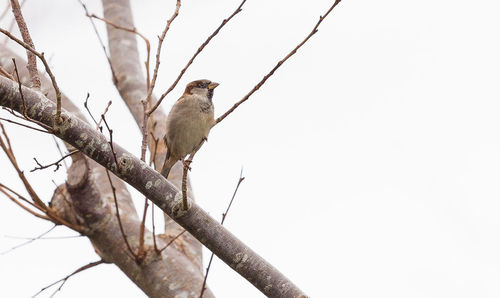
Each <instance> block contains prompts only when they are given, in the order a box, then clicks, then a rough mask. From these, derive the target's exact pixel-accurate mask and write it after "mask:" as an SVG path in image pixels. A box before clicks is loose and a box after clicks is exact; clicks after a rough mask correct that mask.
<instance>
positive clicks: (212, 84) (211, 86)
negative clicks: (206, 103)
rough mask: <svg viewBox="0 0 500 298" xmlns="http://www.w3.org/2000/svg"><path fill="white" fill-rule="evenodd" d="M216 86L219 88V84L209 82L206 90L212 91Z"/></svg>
mask: <svg viewBox="0 0 500 298" xmlns="http://www.w3.org/2000/svg"><path fill="white" fill-rule="evenodd" d="M217 86H219V83H216V82H211V83H210V84H208V90H213V89H215V87H217Z"/></svg>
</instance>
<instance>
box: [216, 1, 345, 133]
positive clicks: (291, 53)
mask: <svg viewBox="0 0 500 298" xmlns="http://www.w3.org/2000/svg"><path fill="white" fill-rule="evenodd" d="M340 1H342V0H335V2H334V3H333V4H332V6H330V8H329V9H328V10H327V11H326V13H325V15H324V16H320V17H319V21H318V22H317V23H316V25H315V26H314V28H313V30H312V31H311V33H309V35H307V36H306V38H305V39H304V40H303V41H302V42H301V43H299V44H298V45H297V46H296V47H295V48H294V49H293V50H292V51H291V52H290V53H288V55H286V56H285V57H284V58H283V59H281V60H280V61H279V62H278V64H276V66H275V67H274V68H273V69H271V71H270V72H269V73H268V74H267V75H265V76H264V78H262V80H261V81H260V82H259V83H258V84H257V85H255V87H253V89H252V90H250V92H248V93H247V95H245V96H244V97H243V98H242V99H241V100H240V101H238V102H237V103H235V104H234V105H233V106H232V107H231V108H230V109H229V110H228V111H227V112H225V113H224V114H222V115H221V116H220V117H219V118H217V119H216V120H215V124H214V126H215V125H217V124H218V123H219V122H221V121H222V120H224V118H226V117H227V116H229V114H231V113H232V112H233V111H234V110H236V108H237V107H238V106H239V105H241V104H242V103H244V102H245V101H247V100H248V99H249V98H250V96H251V95H252V94H254V93H255V91H257V90H259V88H260V87H262V85H264V83H265V82H266V81H267V79H269V78H270V77H271V76H272V75H273V74H274V72H275V71H276V70H277V69H278V68H279V67H280V66H281V65H282V64H283V63H285V61H286V60H288V58H290V57H292V56H293V54H295V53H296V52H297V50H298V49H300V47H302V46H303V45H304V44H305V43H306V42H307V41H308V40H309V38H311V37H312V36H313V35H314V34H316V32H318V27H319V25H320V24H321V22H323V20H324V19H325V18H326V17H327V16H328V15H329V14H330V12H331V11H332V10H333V9H334V8H335V7H336V6H337V5H338V4H339V3H340Z"/></svg>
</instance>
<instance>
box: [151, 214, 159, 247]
mask: <svg viewBox="0 0 500 298" xmlns="http://www.w3.org/2000/svg"><path fill="white" fill-rule="evenodd" d="M151 223H152V224H153V247H154V249H155V251H156V253H157V254H159V253H160V251H159V250H158V245H157V244H156V231H155V229H156V228H155V205H154V204H153V205H152V206H151Z"/></svg>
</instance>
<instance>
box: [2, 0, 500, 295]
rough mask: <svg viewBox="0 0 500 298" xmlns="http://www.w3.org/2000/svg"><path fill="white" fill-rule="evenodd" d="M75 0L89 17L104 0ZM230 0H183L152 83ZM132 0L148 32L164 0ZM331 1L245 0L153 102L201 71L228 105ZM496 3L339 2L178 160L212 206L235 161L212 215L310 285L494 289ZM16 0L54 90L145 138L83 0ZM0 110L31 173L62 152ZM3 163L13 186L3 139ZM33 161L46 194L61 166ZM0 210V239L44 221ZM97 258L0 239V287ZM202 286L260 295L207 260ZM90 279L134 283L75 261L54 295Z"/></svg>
mask: <svg viewBox="0 0 500 298" xmlns="http://www.w3.org/2000/svg"><path fill="white" fill-rule="evenodd" d="M4 2H5V0H3V1H2V5H1V7H3V3H4ZM85 2H86V3H87V4H88V6H89V9H90V10H91V11H92V12H94V13H96V14H98V15H102V9H101V7H100V4H99V3H100V2H99V1H85ZM238 2H239V1H229V0H220V1H206V0H204V1H202V0H195V1H183V3H182V7H181V12H180V15H179V17H178V18H177V20H176V21H175V23H174V24H173V25H172V27H171V30H170V31H169V33H168V35H167V38H166V41H165V43H164V50H163V52H162V54H163V55H162V64H161V66H162V67H161V69H160V77H159V81H158V83H157V89H156V90H157V93H160V92H163V91H164V90H165V89H166V88H167V87H168V86H169V85H170V84H171V82H172V81H173V79H175V77H176V76H177V74H178V72H179V71H180V69H181V68H182V67H183V66H184V65H185V63H186V61H187V60H188V59H189V57H190V56H191V55H192V54H193V53H194V51H195V50H196V49H197V48H198V46H199V45H200V44H201V43H202V42H203V41H204V40H205V39H206V37H207V36H208V35H209V34H210V33H211V32H212V31H213V30H214V29H215V28H216V27H217V26H218V25H219V23H220V22H221V20H222V19H223V18H225V17H227V16H228V15H229V14H230V13H231V12H232V11H233V10H234V9H235V8H236V6H237V5H238ZM132 3H133V6H134V18H135V22H136V25H137V28H138V30H140V31H141V32H142V33H144V34H145V35H147V36H148V37H149V38H150V39H151V41H152V42H153V43H154V41H155V40H156V38H155V36H156V35H158V34H159V33H160V32H161V30H162V28H163V26H164V23H165V21H166V19H167V18H168V17H170V15H171V13H172V11H173V9H174V6H175V1H173V0H171V1H134V0H132ZM331 3H332V1H327V0H316V1H290V0H288V1H287V0H276V1H264V0H249V1H247V3H246V4H245V6H244V8H243V11H242V12H241V13H240V14H239V15H238V16H236V17H235V18H234V20H232V21H231V22H230V23H229V24H228V25H227V27H225V28H224V29H223V30H222V31H221V32H220V34H219V35H218V36H217V37H216V38H214V40H213V41H212V42H211V44H210V45H209V46H208V47H207V48H206V50H205V51H204V52H203V53H202V54H201V55H200V56H199V58H198V59H197V60H196V62H195V63H194V64H193V66H192V67H191V68H190V70H189V71H188V72H187V73H186V75H185V76H184V78H183V79H182V80H181V82H180V83H179V88H177V89H176V90H175V91H174V92H172V93H171V95H170V96H169V97H168V98H167V101H166V102H165V104H163V105H162V106H163V108H164V109H165V110H168V109H169V108H170V106H171V104H172V103H173V102H175V100H176V99H177V98H178V97H179V96H180V95H181V94H182V91H183V88H184V86H185V84H187V83H188V82H190V81H192V80H195V79H200V78H208V79H211V80H213V81H217V82H219V83H220V84H221V85H220V86H219V87H218V88H217V90H216V92H215V96H214V103H215V107H216V114H221V113H223V112H224V111H225V110H226V109H228V108H229V107H230V106H231V105H232V104H233V103H234V102H236V101H237V100H239V99H240V98H241V97H243V95H245V94H246V93H247V92H248V91H249V90H250V89H251V88H252V87H253V86H254V85H255V84H256V83H257V82H258V81H259V80H260V79H261V78H262V77H263V76H264V75H265V74H266V73H267V72H268V71H269V70H270V69H271V68H272V67H273V66H274V65H275V64H276V62H277V61H278V60H279V59H281V58H282V57H283V56H284V55H286V53H287V52H288V51H290V49H292V48H293V47H294V46H295V45H296V44H297V43H298V42H300V41H301V40H302V39H303V38H304V37H305V36H306V35H307V34H308V33H309V32H310V30H311V29H312V27H313V26H314V24H315V23H316V21H317V20H318V17H319V15H321V14H323V13H324V12H325V11H326V9H327V8H328V7H329V5H331ZM499 9H500V4H499V3H498V1H488V0H477V1H473V2H471V1H462V0H456V1H451V0H433V1H430V0H428V1H401V0H382V1H369V0H358V1H352V0H351V1H349V0H344V1H342V3H341V4H340V5H339V6H338V7H337V8H336V9H335V10H334V12H333V13H332V14H331V15H330V16H329V17H328V18H327V19H326V20H325V21H324V23H323V24H322V25H321V27H320V31H319V32H318V33H317V34H316V35H315V36H314V37H313V38H312V39H311V40H310V41H309V42H308V43H307V44H306V45H305V46H304V47H303V48H302V49H301V50H300V51H299V52H298V53H297V54H296V55H295V56H294V57H292V58H291V59H290V60H289V61H287V63H286V64H285V65H283V66H282V67H281V68H280V69H279V70H278V71H277V72H276V74H275V75H274V76H273V77H272V78H271V79H270V80H269V81H268V82H267V83H266V84H265V85H264V86H263V87H262V88H261V90H259V91H258V92H257V93H255V94H254V95H253V96H252V97H251V99H250V100H249V101H248V102H246V103H245V104H244V105H242V106H241V107H240V108H239V109H238V110H237V111H236V112H235V113H233V114H232V115H231V116H230V117H228V118H227V119H226V120H225V121H224V122H222V123H221V125H219V126H217V127H216V128H214V130H212V132H211V134H210V138H209V142H208V143H207V144H205V145H204V146H203V148H202V149H201V151H200V152H199V153H198V154H197V156H196V159H195V162H194V163H193V166H192V168H193V170H192V173H191V174H192V181H193V184H194V191H195V195H196V197H197V200H198V202H199V204H200V205H201V206H202V207H203V208H204V209H205V210H207V211H208V212H210V213H211V214H212V216H214V217H215V218H220V215H221V213H222V212H223V211H224V210H225V208H226V206H227V203H228V201H229V199H230V197H231V194H232V192H233V190H234V187H235V184H236V182H237V180H238V177H239V173H240V169H241V167H243V175H244V176H245V177H246V179H245V181H244V182H243V184H242V185H241V187H240V191H239V193H238V195H237V198H236V201H235V202H234V204H233V207H232V210H231V211H230V213H229V215H228V218H227V219H226V223H225V225H226V227H227V228H228V229H229V230H230V231H231V232H232V233H234V234H235V235H237V236H238V237H239V239H241V240H242V241H243V242H245V243H246V244H247V245H249V246H250V247H251V248H252V249H254V250H255V251H256V252H258V253H259V254H261V255H262V256H263V257H264V258H265V259H267V260H268V261H269V262H270V263H271V264H273V265H274V266H275V267H277V268H278V269H279V270H280V271H281V272H283V273H284V274H285V275H286V276H287V277H289V278H290V279H291V280H292V281H293V282H294V283H296V284H297V285H298V286H299V287H300V288H301V289H302V290H304V291H305V292H306V293H308V294H309V295H311V296H312V297H384V298H388V297H426V298H427V297H436V298H437V297H440V298H442V297H454V298H455V297H500V286H499V282H498V281H499V280H500V254H499V251H500V237H499V235H500V233H499V232H500V216H499V214H500V201H499V197H500V188H499V185H500V184H499V181H500V138H499V129H500V117H499V109H500V88H499V87H498V86H499V82H500V55H499V53H500V41H499V36H500V34H499V33H500V18H499V17H498V12H499ZM42 12H43V13H42ZM24 13H25V18H26V20H27V23H28V26H29V27H30V30H31V33H32V37H33V39H34V42H35V45H36V47H37V48H38V49H39V50H41V51H44V52H45V53H46V56H47V57H50V64H51V66H52V67H53V72H54V73H55V75H56V76H57V79H58V82H59V86H60V87H61V89H62V90H63V91H64V92H65V93H66V94H67V95H68V96H69V98H71V99H72V100H73V101H75V103H77V105H79V106H80V107H82V108H83V101H84V99H85V95H86V93H87V92H90V94H91V98H90V107H91V109H92V110H93V111H94V112H95V113H96V114H100V113H101V112H102V111H103V110H104V107H105V105H106V103H107V102H108V101H109V100H113V105H112V107H111V110H110V112H109V113H108V115H109V121H110V124H111V125H112V126H113V129H114V132H115V133H114V141H115V142H117V143H119V144H120V145H122V146H123V147H125V148H126V149H127V150H129V151H131V152H133V153H135V154H137V155H139V153H140V133H139V131H138V129H137V127H136V125H135V123H134V122H133V120H132V117H131V116H130V115H129V114H128V112H127V110H126V108H125V106H124V104H123V103H121V101H120V98H119V96H118V94H117V92H116V89H115V88H114V86H113V84H112V82H111V74H110V72H109V68H108V65H107V62H106V60H105V57H104V55H103V53H102V49H101V48H100V46H99V44H98V42H97V38H96V36H95V33H94V32H93V30H92V27H91V26H90V23H89V21H88V20H87V19H86V18H85V16H84V12H83V11H82V9H81V7H80V6H79V4H78V2H77V1H76V0H75V1H68V0H44V1H40V0H28V1H27V3H26V5H25V7H24ZM9 18H10V16H9ZM8 21H10V20H8ZM8 21H7V22H6V21H5V20H4V21H3V23H2V27H3V28H6V27H7V23H8ZM99 29H100V32H101V33H102V34H103V36H104V37H105V36H106V32H105V30H104V27H103V26H102V25H101V24H100V25H99ZM10 46H12V47H13V48H15V49H17V50H18V51H19V53H23V52H22V51H21V50H20V48H19V47H18V46H16V45H14V44H13V43H12V42H10ZM139 47H140V49H141V51H142V52H143V53H144V45H143V44H141V43H139ZM153 48H156V46H154V45H153ZM0 116H1V117H6V116H8V113H7V112H5V111H0ZM5 125H6V127H7V129H8V132H9V134H10V135H11V137H12V142H13V147H14V150H15V152H16V153H17V156H18V159H19V160H20V163H21V167H22V168H23V169H24V170H26V172H29V170H30V169H32V168H33V167H34V166H35V164H34V161H33V160H32V158H33V157H37V159H38V160H40V161H44V162H49V161H54V160H56V159H57V158H58V154H57V151H56V150H55V145H54V142H53V140H52V138H51V137H48V136H47V135H42V134H37V133H34V132H31V131H29V130H26V129H22V128H19V127H16V126H13V125H10V124H5ZM0 168H1V170H0V182H2V183H4V184H6V185H9V186H11V187H13V188H14V189H16V190H19V191H21V190H22V189H23V188H22V186H21V184H20V183H19V181H18V179H17V177H16V175H15V173H14V170H13V168H12V167H11V166H10V164H8V162H7V160H6V158H5V156H4V155H3V154H0ZM29 178H30V181H31V182H32V183H33V185H35V186H36V189H37V190H38V191H39V193H40V194H41V195H42V198H43V199H44V200H45V201H48V200H49V199H50V197H51V195H52V192H53V190H54V185H53V183H52V182H51V180H54V181H55V182H56V183H57V184H60V183H63V182H64V179H65V174H64V172H63V171H59V172H57V173H53V172H52V170H46V171H45V172H36V173H33V174H31V173H30V174H29ZM132 192H133V193H134V195H135V198H136V200H137V201H136V203H137V206H138V210H141V208H142V207H141V206H142V204H143V203H142V197H141V196H140V195H138V193H137V192H136V191H132ZM0 210H1V211H0V215H1V216H0V251H5V250H8V249H9V248H10V247H12V246H15V245H17V244H19V243H21V242H22V241H23V240H19V239H12V238H10V236H17V237H35V236H37V235H39V234H40V233H43V232H44V231H47V230H48V229H49V228H50V227H51V225H50V224H48V223H46V222H43V221H41V220H38V219H35V218H34V217H33V216H30V215H28V214H27V213H26V212H24V211H23V210H21V209H20V208H19V207H17V206H16V205H14V204H13V203H12V202H10V201H9V200H8V199H7V198H4V197H1V198H0ZM64 235H75V233H74V232H71V231H70V230H69V229H67V228H64V227H58V228H56V229H55V230H54V231H53V232H51V233H50V234H49V235H48V236H51V237H54V236H64ZM205 252H206V254H205V260H207V259H208V257H209V254H208V251H205ZM98 259H99V258H98V256H97V255H96V254H95V253H94V251H93V248H92V246H91V245H90V243H89V241H88V240H86V239H85V238H76V239H64V240H38V241H35V242H33V243H31V244H29V245H26V246H24V247H22V248H19V249H16V250H14V251H12V252H10V253H8V254H5V255H0V280H1V281H2V282H1V284H2V287H1V292H2V294H1V295H2V296H5V297H30V296H31V295H33V294H35V293H36V292H37V291H38V290H40V289H41V288H42V287H44V286H47V285H48V284H50V283H52V282H54V281H56V280H58V279H60V278H62V277H64V276H65V275H67V274H69V273H71V272H72V271H74V270H75V269H77V268H78V267H80V266H82V265H85V264H87V263H89V262H91V261H96V260H98ZM208 284H209V286H210V288H211V289H212V291H213V292H214V294H215V295H216V296H218V297H262V294H260V292H258V291H257V290H256V289H254V288H253V286H251V285H250V284H249V283H248V282H247V281H245V280H244V279H243V278H241V277H240V276H239V275H237V274H236V273H234V272H233V271H232V270H231V269H230V268H229V267H228V266H226V265H225V264H224V263H223V262H221V261H220V260H216V261H215V264H214V265H213V267H212V269H211V272H210V276H209V280H208ZM51 293H52V291H47V292H45V295H42V297H48V296H50V294H51ZM91 296H93V297H111V296H113V297H145V295H144V294H143V293H142V292H141V291H140V290H139V289H138V288H137V287H136V286H135V285H134V284H133V283H132V282H130V281H129V280H128V279H127V277H126V276H125V275H124V274H123V273H121V271H119V270H118V269H117V268H116V267H115V266H113V265H101V266H99V267H96V268H93V269H90V270H88V271H85V272H83V273H80V274H79V275H77V276H74V277H73V278H71V279H70V280H69V281H68V282H67V283H66V285H65V286H64V287H63V289H62V291H61V292H60V293H58V294H57V297H91Z"/></svg>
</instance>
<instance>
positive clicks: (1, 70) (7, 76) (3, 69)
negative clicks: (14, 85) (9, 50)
mask: <svg viewBox="0 0 500 298" xmlns="http://www.w3.org/2000/svg"><path fill="white" fill-rule="evenodd" d="M0 74H1V75H2V76H4V77H6V78H9V79H11V80H13V81H14V80H15V79H14V77H13V76H12V75H11V74H10V73H9V72H8V71H7V70H6V69H5V68H3V67H1V66H0Z"/></svg>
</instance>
